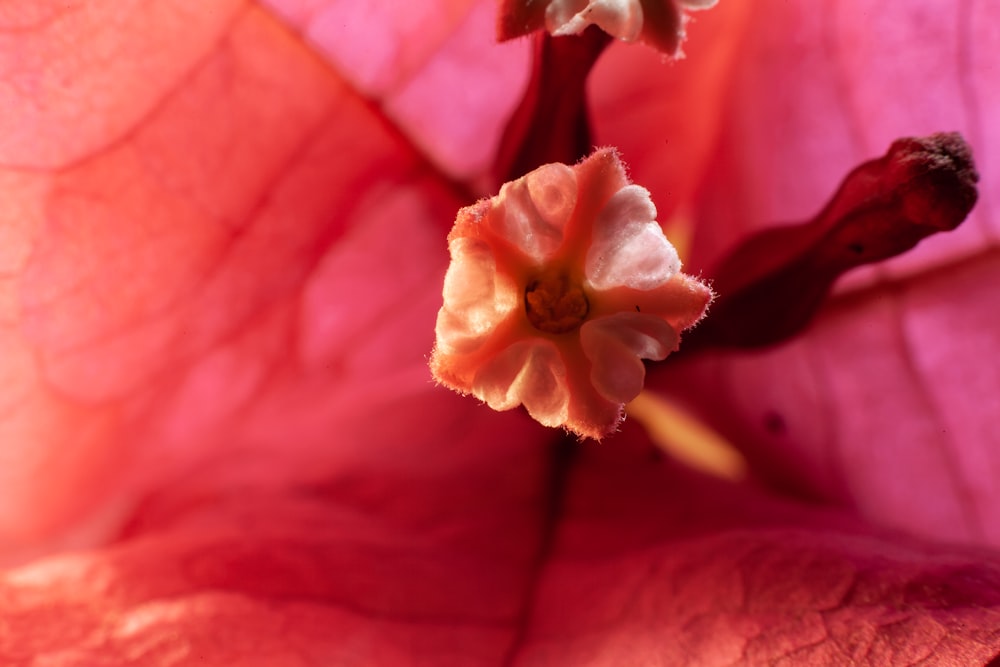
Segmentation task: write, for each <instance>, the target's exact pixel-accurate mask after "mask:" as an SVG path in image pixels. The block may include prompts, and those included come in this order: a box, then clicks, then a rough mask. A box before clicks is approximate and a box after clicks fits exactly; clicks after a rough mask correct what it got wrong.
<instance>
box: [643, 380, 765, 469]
mask: <svg viewBox="0 0 1000 667" xmlns="http://www.w3.org/2000/svg"><path fill="white" fill-rule="evenodd" d="M625 410H626V412H627V413H628V415H629V416H630V417H631V418H633V419H635V420H636V421H638V422H639V423H641V424H642V425H643V426H644V427H645V428H646V431H647V432H648V433H649V437H650V438H651V439H652V440H653V442H655V443H656V444H657V445H658V446H659V447H660V448H661V449H663V450H664V451H665V452H667V453H668V454H670V456H672V457H673V458H675V459H677V460H678V461H681V462H682V463H685V464H686V465H688V466H690V467H691V468H694V469H696V470H699V471H701V472H704V473H708V474H710V475H714V476H716V477H721V478H723V479H728V480H731V481H737V480H741V479H744V478H745V477H746V475H747V462H746V459H745V458H743V455H742V454H740V453H739V452H738V451H736V449H735V448H734V447H733V446H732V445H731V444H730V443H729V441H727V440H725V439H724V438H723V437H722V436H721V435H719V434H718V433H716V432H715V431H713V430H712V429H710V428H709V427H708V426H706V425H705V424H703V423H701V422H700V421H699V420H697V419H695V418H694V417H692V416H691V415H690V414H688V413H687V412H685V411H683V410H681V409H680V408H678V407H677V406H676V405H673V404H672V403H670V402H668V401H666V400H664V399H663V398H661V397H659V396H656V395H655V394H653V393H651V392H648V391H643V392H642V393H640V394H639V395H638V396H637V397H636V398H635V399H634V400H633V401H632V402H631V403H629V404H628V405H627V406H626V408H625Z"/></svg>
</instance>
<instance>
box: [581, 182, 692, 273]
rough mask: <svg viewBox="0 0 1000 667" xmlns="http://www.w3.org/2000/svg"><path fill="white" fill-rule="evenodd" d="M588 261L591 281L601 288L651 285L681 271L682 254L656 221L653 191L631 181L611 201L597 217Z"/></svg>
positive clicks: (587, 271) (587, 269) (587, 270)
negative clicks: (680, 256) (650, 192)
mask: <svg viewBox="0 0 1000 667" xmlns="http://www.w3.org/2000/svg"><path fill="white" fill-rule="evenodd" d="M585 266H586V274H587V280H588V281H589V282H590V284H591V285H592V286H593V287H595V288H596V289H599V290H602V289H611V288H613V287H623V286H624V287H631V288H633V289H640V290H651V289H654V288H656V287H658V286H659V285H662V284H663V283H665V282H666V281H668V280H670V278H671V277H672V276H673V275H674V274H676V273H677V272H678V271H680V268H681V261H680V258H679V257H678V256H677V251H676V250H675V249H674V247H673V246H672V245H671V244H670V241H668V240H667V238H666V237H665V236H664V235H663V230H662V229H661V228H660V225H659V223H657V222H656V207H655V206H654V205H653V202H652V200H651V199H650V197H649V191H648V190H646V189H645V188H642V187H640V186H638V185H628V186H626V187H624V188H622V189H621V190H619V191H618V192H617V193H615V194H614V195H613V196H612V197H611V199H610V200H608V203H607V204H606V205H605V206H604V208H603V209H602V210H601V212H600V213H599V214H598V216H597V219H596V220H595V223H594V235H593V240H592V242H591V246H590V249H589V250H588V251H587V259H586V265H585Z"/></svg>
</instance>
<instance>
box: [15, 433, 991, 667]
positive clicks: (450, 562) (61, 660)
mask: <svg viewBox="0 0 1000 667" xmlns="http://www.w3.org/2000/svg"><path fill="white" fill-rule="evenodd" d="M632 435H637V434H635V433H633V434H632ZM474 437H475V438H476V439H478V438H480V437H481V436H479V435H476V436H474ZM640 442H641V438H634V439H633V446H632V447H623V448H618V449H612V448H609V447H605V446H584V447H583V448H582V449H581V450H577V451H579V452H580V457H579V459H578V460H577V462H576V464H575V465H573V466H572V468H571V469H570V473H569V477H568V479H567V480H566V489H567V491H566V494H565V496H564V497H563V500H562V505H561V508H560V516H561V519H560V522H559V527H558V530H557V532H556V533H555V535H554V536H553V542H552V544H551V546H550V547H549V550H548V551H547V552H546V553H547V554H548V555H547V558H546V562H545V563H544V567H543V569H541V570H538V571H537V572H539V573H540V574H541V576H540V578H539V579H538V580H537V582H536V581H535V580H534V578H533V576H534V575H533V574H532V573H534V572H536V570H535V569H534V566H533V564H532V561H531V558H530V554H531V553H536V552H537V549H538V548H539V543H538V541H537V536H538V535H539V534H540V533H538V532H536V531H537V529H538V528H540V526H541V524H539V523H538V521H537V519H538V518H540V517H539V516H538V515H537V514H536V512H537V510H538V508H539V505H538V502H539V501H540V500H541V499H539V498H536V497H533V496H532V493H533V490H532V489H537V488H538V487H537V486H536V485H534V484H527V485H526V484H524V482H527V481H529V478H530V477H531V476H532V475H533V474H535V473H537V472H538V471H540V468H539V467H538V466H537V461H538V459H537V457H536V456H535V455H534V452H537V451H538V447H537V446H536V445H534V444H532V445H530V446H528V447H518V448H511V447H507V448H502V449H492V450H491V451H492V453H491V454H490V455H489V456H484V457H482V458H481V459H480V460H479V461H478V462H476V463H474V464H473V465H470V466H468V467H465V468H461V469H456V470H453V471H451V472H460V473H461V474H460V475H455V474H450V473H444V472H441V473H439V474H437V475H434V474H431V475H428V476H424V477H423V478H422V479H419V480H417V479H413V478H410V479H404V478H383V479H382V480H381V482H379V483H373V482H374V478H368V480H367V481H364V480H362V479H354V480H351V479H342V480H341V481H339V482H335V483H333V484H331V485H327V486H325V487H316V488H314V489H312V490H311V492H309V493H304V492H300V493H298V494H296V495H295V496H293V497H288V496H285V497H282V496H275V495H268V494H260V493H254V492H252V491H249V490H247V489H242V490H239V493H238V496H237V495H219V494H215V495H211V496H202V497H200V496H198V495H197V494H195V495H192V496H188V497H186V498H184V499H181V500H178V499H174V500H173V501H169V502H164V501H161V502H159V503H158V502H153V503H151V504H150V505H149V506H147V507H146V508H145V510H146V511H145V513H144V516H145V519H144V521H143V524H142V525H138V526H135V527H134V533H135V534H134V535H133V536H132V537H131V539H129V540H128V541H127V542H125V543H122V544H119V545H116V546H113V547H111V548H109V549H107V550H106V551H105V552H104V553H102V554H101V555H100V557H95V556H94V555H93V554H79V555H65V556H59V557H53V558H49V559H46V560H42V561H39V562H36V563H33V564H31V565H27V566H24V567H22V568H18V569H15V570H11V571H8V572H7V573H6V574H4V575H3V577H2V578H0V595H2V599H3V600H4V605H5V606H4V609H5V623H6V627H7V629H8V630H9V631H8V632H7V633H5V634H4V635H3V636H0V656H2V658H3V659H4V661H5V663H6V664H11V665H21V664H32V662H31V661H36V662H35V663H34V664H37V661H39V660H42V661H48V662H52V663H56V664H74V665H75V664H81V665H82V664H87V665H119V664H127V663H131V664H135V663H140V664H144V665H188V664H191V665H195V664H197V665H224V664H229V665H231V664H239V665H257V664H262V665H263V664H282V665H286V664H287V665H299V664H302V665H309V664H315V663H316V662H323V663H327V664H329V663H336V664H390V665H393V664H400V665H410V664H443V665H469V664H476V665H501V664H513V665H551V664H571V665H617V664H622V663H623V662H625V663H634V664H664V663H665V664H706V665H722V664H734V663H736V664H739V663H743V664H789V665H792V664H795V665H826V664H838V663H841V664H858V665H885V664H892V665H916V664H925V665H949V664H970V665H971V664H982V663H985V662H986V661H987V660H988V659H989V658H991V657H992V656H993V655H995V654H996V652H997V650H998V649H1000V636H998V635H997V633H996V625H997V622H998V620H1000V618H998V617H1000V561H997V560H996V558H995V557H993V556H987V555H986V554H983V553H981V552H976V551H969V550H964V551H963V550H960V549H954V548H953V549H946V548H941V547H939V546H938V547H930V546H929V545H927V544H921V543H919V542H916V541H912V540H907V539H902V538H899V537H898V536H893V535H887V534H879V533H876V532H873V531H871V530H870V529H867V528H864V527H861V526H858V525H857V524H856V523H854V522H853V521H852V520H851V519H849V518H846V517H844V516H840V515H837V514H836V513H833V512H826V513H820V512H816V511H804V510H803V509H802V508H800V507H796V506H794V505H789V504H786V503H784V502H782V501H779V500H777V499H775V498H773V497H769V496H767V495H766V494H764V493H761V492H760V491H759V490H754V489H751V488H748V487H743V486H734V485H730V484H726V483H722V482H718V481H712V480H708V479H706V478H703V477H699V476H695V475H693V474H692V473H690V472H687V471H683V470H679V469H676V468H674V467H673V466H671V465H666V464H664V463H663V462H661V461H657V460H656V457H655V456H654V455H653V452H652V451H651V450H649V449H647V448H646V447H645V446H644V445H639V443H640ZM462 444H463V445H465V446H468V445H470V444H473V443H471V442H469V441H466V442H464V443H462ZM475 444H481V443H475ZM626 450H627V451H626ZM533 461H534V462H533ZM525 464H527V465H525ZM512 465H513V466H516V467H518V468H519V469H521V470H522V471H524V473H525V475H526V476H525V477H520V478H518V477H517V476H511V475H510V474H509V471H510V470H511V469H512V468H511V466H512ZM484 491H485V493H484ZM409 493H417V494H419V496H420V497H422V498H425V499H427V500H426V501H425V502H423V503H420V504H418V505H414V504H413V503H408V502H404V501H402V500H401V495H402V494H409ZM515 517H521V518H522V519H523V520H522V521H520V522H518V521H515ZM531 517H535V519H534V520H532V518H531ZM362 564H363V565H362ZM526 600H534V602H530V603H528V604H527V606H525V603H526Z"/></svg>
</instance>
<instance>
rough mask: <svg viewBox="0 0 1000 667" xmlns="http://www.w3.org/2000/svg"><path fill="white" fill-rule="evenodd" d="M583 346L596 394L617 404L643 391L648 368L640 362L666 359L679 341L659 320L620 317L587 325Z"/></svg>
mask: <svg viewBox="0 0 1000 667" xmlns="http://www.w3.org/2000/svg"><path fill="white" fill-rule="evenodd" d="M580 343H581V345H582V346H583V352H584V354H585V355H586V356H587V359H588V360H589V361H590V363H591V371H590V380H591V382H592V383H593V385H594V388H595V389H596V390H597V392H598V393H599V394H600V395H601V396H603V397H604V398H606V399H608V400H609V401H612V402H614V403H627V402H628V401H631V400H632V399H633V398H635V397H636V396H638V395H639V392H640V391H642V384H643V381H644V379H645V377H646V368H645V366H643V363H642V361H641V360H642V359H655V360H660V359H665V358H666V357H667V355H668V354H670V353H671V352H673V351H675V350H676V349H677V346H678V344H679V343H680V337H679V336H678V334H677V332H676V331H674V329H673V328H672V327H671V326H670V325H669V324H667V323H666V322H664V321H663V320H662V319H660V318H658V317H654V316H652V315H641V314H639V313H618V314H616V315H609V316H608V317H602V318H599V319H596V320H591V321H590V322H587V323H586V324H584V325H583V327H582V328H581V329H580Z"/></svg>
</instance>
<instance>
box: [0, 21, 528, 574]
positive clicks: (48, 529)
mask: <svg viewBox="0 0 1000 667" xmlns="http://www.w3.org/2000/svg"><path fill="white" fill-rule="evenodd" d="M205 20H213V21H214V20H215V19H214V15H212V14H211V13H209V15H208V16H206V19H205ZM190 34H191V35H192V38H194V37H197V36H199V35H201V31H197V30H192V31H191V32H190ZM30 38H31V33H27V34H26V35H25V43H26V44H28V45H29V46H30V45H33V44H34V43H33V42H32V40H31V39H30ZM199 43H200V44H201V47H200V48H201V50H202V53H201V58H200V60H197V62H195V63H194V64H193V65H191V66H190V67H189V69H188V70H186V71H184V72H183V73H182V75H178V76H177V78H175V79H174V80H172V81H170V85H171V88H170V90H165V91H162V92H161V95H160V97H161V100H160V103H159V106H158V107H157V108H156V111H155V113H152V114H151V115H148V116H146V117H143V118H142V122H141V124H139V125H138V126H136V127H133V128H131V130H130V132H129V134H128V135H127V137H126V140H124V141H123V140H121V139H120V137H118V136H109V137H106V138H105V142H106V143H105V144H104V145H102V146H101V148H100V150H96V151H95V152H94V153H93V155H92V156H91V157H89V158H88V159H87V160H83V161H78V162H77V163H76V164H74V165H73V166H70V167H66V168H64V169H62V170H60V171H58V172H53V173H42V172H30V171H23V170H16V169H11V168H8V169H6V170H5V171H4V176H3V179H4V183H5V184H6V186H7V188H8V190H7V191H8V192H9V193H10V196H9V201H12V202H13V203H14V205H12V206H11V207H10V208H7V209H5V211H4V215H5V216H6V218H5V222H4V229H5V230H7V234H8V235H9V242H8V243H7V244H5V251H4V256H3V258H4V262H5V264H4V275H5V278H4V282H3V283H2V284H3V290H4V291H3V294H4V303H5V306H4V309H5V312H6V313H7V315H6V316H5V320H4V329H3V338H4V349H5V353H4V355H3V358H2V362H0V363H2V365H3V375H4V377H5V380H6V381H5V385H4V388H3V395H2V398H0V405H2V406H3V414H4V419H3V422H2V424H0V429H2V437H0V440H2V441H3V442H4V444H5V456H7V457H8V459H7V460H8V464H7V465H5V466H4V469H3V473H2V475H3V488H4V491H5V493H4V495H3V498H2V501H0V541H4V542H7V543H8V546H9V555H8V556H7V558H8V559H10V558H14V559H16V558H19V557H23V555H25V554H22V555H18V554H21V552H20V551H19V550H18V549H21V548H23V549H27V550H29V551H30V550H37V549H42V550H44V549H45V548H46V547H45V546H43V545H44V544H45V539H53V540H60V541H62V542H63V543H67V544H77V543H87V542H90V541H93V540H99V539H101V538H102V536H103V535H106V534H107V531H109V530H113V529H114V525H115V522H116V521H118V520H120V517H121V515H122V514H123V513H125V512H127V511H128V507H129V506H130V504H131V503H132V502H133V499H134V497H135V495H136V494H141V493H142V490H143V489H145V488H146V487H147V486H149V485H157V484H160V483H163V482H164V481H165V480H169V479H179V478H184V477H185V476H186V475H188V474H190V471H191V470H192V467H195V468H196V467H197V465H198V462H200V461H204V460H205V459H206V458H207V459H212V460H220V461H221V460H226V459H232V460H234V464H233V465H231V466H229V467H228V468H227V469H226V477H227V478H228V479H230V480H231V479H249V480H256V481H261V480H263V481H264V482H266V483H271V484H278V483H281V482H282V481H287V480H288V479H296V478H308V479H313V478H316V477H322V476H325V475H326V474H327V473H328V472H329V470H330V469H331V468H333V467H335V466H337V465H340V464H343V462H344V461H352V460H357V459H359V458H360V459H364V458H366V457H369V456H372V455H373V454H374V453H378V454H379V456H382V455H384V454H385V452H381V451H380V450H379V449H378V447H377V446H375V445H374V443H373V437H374V439H375V440H378V438H379V437H383V438H385V439H386V440H393V439H395V438H396V437H397V435H398V431H394V430H393V428H392V427H389V428H388V430H387V431H385V432H384V434H383V436H373V433H372V432H370V431H368V429H367V424H368V423H369V422H370V420H371V419H372V417H373V416H374V415H375V414H380V413H382V412H383V411H384V410H386V409H387V407H386V406H387V405H392V406H394V409H397V410H402V411H403V412H405V411H406V410H407V409H410V410H412V409H413V408H412V407H410V406H413V405H421V404H422V403H421V402H422V401H425V400H426V399H425V397H431V403H434V402H435V400H438V397H437V394H436V393H435V391H434V389H433V386H432V385H431V383H430V382H429V379H428V376H427V372H426V366H425V363H426V362H425V360H424V355H425V354H426V351H427V350H428V349H429V347H430V344H431V340H432V336H433V322H434V310H435V309H436V307H437V299H438V298H439V297H438V293H439V289H440V281H441V276H442V275H443V271H444V266H445V260H446V257H447V251H446V248H445V247H443V243H442V238H441V230H442V229H443V228H444V227H443V226H444V224H446V223H445V222H444V221H446V220H450V219H451V217H452V216H453V215H454V210H455V209H456V208H457V204H458V200H457V199H455V197H454V195H453V194H452V193H451V192H450V191H449V190H448V189H447V188H446V187H444V186H443V185H442V183H441V181H440V180H438V181H435V182H432V181H429V180H427V178H426V177H425V176H424V172H425V169H426V167H425V164H426V163H424V162H423V161H422V160H421V158H419V157H418V156H417V155H416V154H414V153H413V152H412V151H411V150H410V149H409V147H408V145H406V144H405V143H402V142H401V141H400V136H399V135H398V134H396V133H395V132H393V130H392V128H390V127H389V126H387V125H386V124H385V123H384V122H383V120H382V119H381V118H380V117H379V116H378V115H377V114H375V113H373V109H372V108H371V107H370V106H369V105H367V104H366V103H365V102H364V101H363V100H361V99H359V98H358V96H357V95H356V93H355V92H354V91H353V89H351V88H349V87H347V86H345V84H344V83H343V82H342V81H340V80H338V79H337V78H336V77H335V76H332V75H331V73H330V72H329V71H328V70H326V69H325V68H324V67H323V66H322V64H321V63H320V62H318V61H317V60H316V59H315V58H314V57H313V55H312V54H311V53H310V52H309V51H307V50H305V49H304V48H303V47H302V45H301V43H300V42H298V41H296V40H295V39H293V38H292V36H291V35H289V34H288V33H287V32H285V31H283V30H282V29H281V28H280V27H278V26H277V25H276V24H275V23H274V22H273V20H271V19H270V18H268V17H267V16H266V15H265V14H264V13H262V12H260V11H258V10H255V9H253V8H247V9H246V10H245V11H244V12H243V13H242V14H240V16H239V18H238V19H237V20H235V21H234V22H233V24H232V26H231V28H230V30H229V32H228V33H227V34H226V35H225V39H219V40H216V41H208V40H202V41H201V42H199ZM150 48H156V44H155V43H151V44H150ZM192 48H193V47H192ZM19 53H20V51H12V52H10V58H11V59H14V58H15V56H17V55H18V54H19ZM120 94H121V95H123V96H128V94H129V93H128V90H127V89H122V90H121V91H120ZM122 113H125V111H122ZM30 136H32V137H34V140H35V141H36V142H39V143H40V144H41V145H42V146H43V148H44V146H45V145H47V144H46V142H48V141H49V135H47V134H45V133H41V132H38V133H33V134H31V135H30ZM52 141H53V142H55V143H57V144H58V143H59V141H60V140H59V136H58V135H54V136H53V137H52ZM40 152H44V151H40ZM345 155H349V156H351V159H350V160H345V159H344V156H345ZM15 157H16V156H15ZM12 159H13V158H12ZM376 176H377V179H376ZM359 193H364V196H359ZM8 221H9V222H8ZM401 221H407V222H408V223H409V224H400V222H401ZM376 258H377V261H375V260H376ZM388 260H391V261H392V263H393V271H392V272H391V273H387V272H385V271H383V270H382V267H383V266H384V264H382V262H384V261H388ZM401 286H402V289H401ZM346 295H350V298H345V296H346ZM404 330H409V331H412V332H417V333H418V335H408V336H405V337H401V336H400V331H404ZM419 332H423V335H419ZM348 377H355V378H356V380H355V381H352V382H350V383H345V379H346V378H348ZM375 397H378V399H379V401H374V400H373V399H374V398H375ZM444 402H445V404H447V399H445V401H444ZM438 404H439V405H441V403H440V400H438ZM440 409H445V408H444V407H443V405H442V407H441V408H440ZM445 410H446V409H445ZM436 412H437V410H436V409H432V410H431V411H430V412H428V411H426V410H421V409H420V408H418V409H416V411H415V412H414V413H411V414H414V415H415V416H416V415H419V421H420V423H421V424H423V423H425V422H424V421H423V420H424V419H426V418H428V417H429V415H430V414H434V413H436ZM480 414H481V415H482V416H485V417H486V418H487V419H491V418H493V416H492V415H489V414H487V413H485V412H483V413H480ZM459 419H461V417H459ZM448 420H449V421H450V418H448ZM514 421H515V422H518V421H519V418H518V417H516V416H515V417H514ZM351 424H354V425H355V426H361V425H365V429H364V430H365V432H364V434H363V435H362V433H360V432H358V431H355V430H353V429H354V427H352V426H351ZM395 427H396V428H399V429H402V430H404V431H405V430H407V429H406V427H405V425H404V422H399V421H397V422H395ZM433 441H434V438H433V435H432V434H429V435H428V442H433ZM331 442H336V443H337V444H338V446H337V447H331V446H329V444H330V443H331ZM317 448H318V449H317ZM275 451H280V452H281V456H280V457H279V458H278V460H273V452H275ZM317 454H319V457H320V459H322V460H325V463H320V462H319V461H318V460H317V459H316V456H317ZM405 456H410V454H405ZM43 471H44V472H43ZM42 474H44V476H45V478H46V479H47V483H46V484H44V485H42V484H39V483H38V479H39V476H40V475H42ZM25 507H31V508H32V511H31V512H25V511H24V509H23V508H25Z"/></svg>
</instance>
